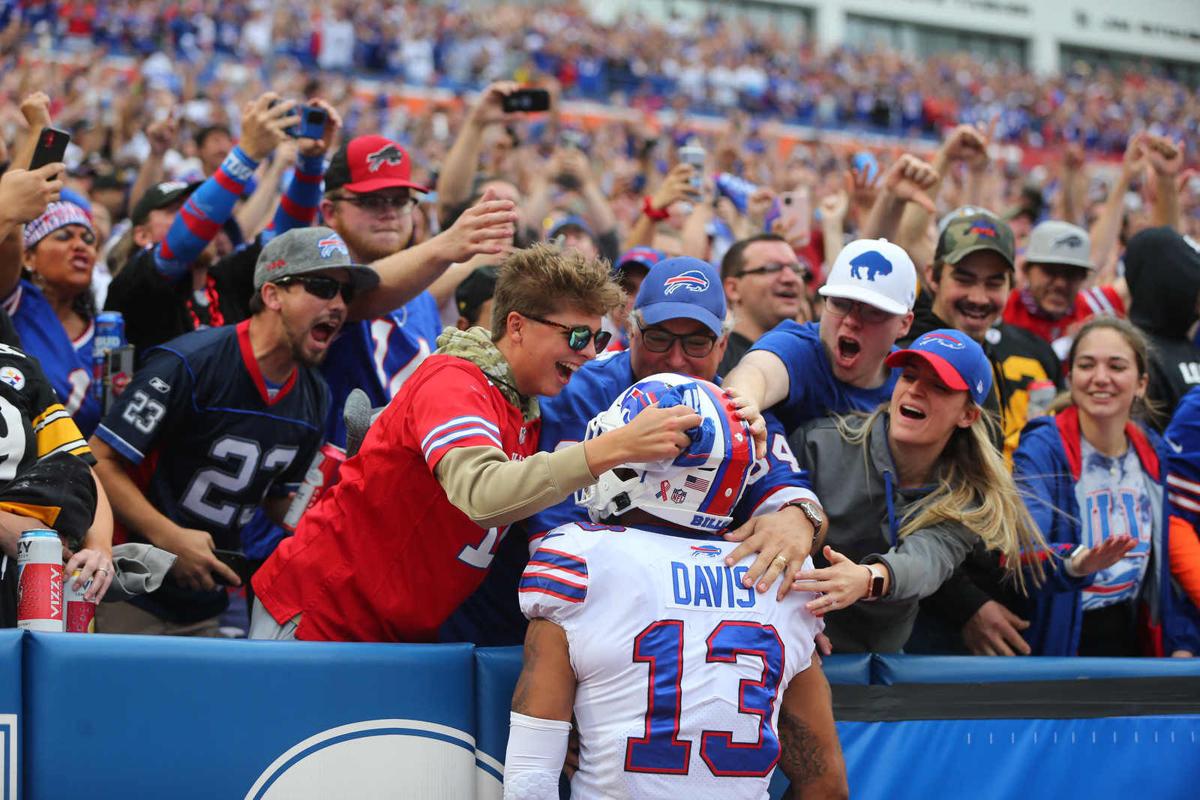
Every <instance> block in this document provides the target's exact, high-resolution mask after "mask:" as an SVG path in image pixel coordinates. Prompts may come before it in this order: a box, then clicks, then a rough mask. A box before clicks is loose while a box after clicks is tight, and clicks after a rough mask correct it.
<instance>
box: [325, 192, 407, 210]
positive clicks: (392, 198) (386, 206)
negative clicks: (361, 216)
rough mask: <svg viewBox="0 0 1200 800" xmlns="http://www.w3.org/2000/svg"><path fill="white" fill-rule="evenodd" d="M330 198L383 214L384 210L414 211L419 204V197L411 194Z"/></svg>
mask: <svg viewBox="0 0 1200 800" xmlns="http://www.w3.org/2000/svg"><path fill="white" fill-rule="evenodd" d="M329 199H330V200H332V201H334V202H335V203H337V202H342V203H349V204H350V205H352V206H354V207H355V208H361V209H362V210H363V211H366V212H369V213H371V214H382V213H383V212H384V211H400V212H405V211H412V210H413V209H414V208H416V205H417V198H415V197H412V196H411V195H386V194H364V195H361V196H356V197H348V196H346V195H341V196H339V197H331V198H329Z"/></svg>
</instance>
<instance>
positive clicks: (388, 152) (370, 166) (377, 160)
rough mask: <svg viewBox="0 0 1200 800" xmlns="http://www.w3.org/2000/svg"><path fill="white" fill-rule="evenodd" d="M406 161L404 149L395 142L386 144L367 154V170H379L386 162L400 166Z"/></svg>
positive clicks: (389, 164)
mask: <svg viewBox="0 0 1200 800" xmlns="http://www.w3.org/2000/svg"><path fill="white" fill-rule="evenodd" d="M403 163H404V151H403V150H401V149H400V148H399V147H397V146H396V145H394V144H385V145H384V146H383V147H381V148H379V149H378V150H376V151H375V152H374V153H371V154H369V155H368V156H367V170H368V171H369V172H378V171H379V170H380V169H381V168H382V167H383V165H384V164H387V165H388V166H389V167H398V166H400V165H401V164H403Z"/></svg>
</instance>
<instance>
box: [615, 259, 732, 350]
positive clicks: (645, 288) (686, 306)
mask: <svg viewBox="0 0 1200 800" xmlns="http://www.w3.org/2000/svg"><path fill="white" fill-rule="evenodd" d="M633 307H634V309H635V310H636V311H638V312H640V313H641V315H642V319H643V320H644V321H645V322H646V324H647V325H657V324H659V323H660V322H666V321H667V320H669V319H694V320H696V321H697V322H700V323H703V324H704V326H705V327H707V328H708V329H709V330H711V331H712V332H713V333H715V334H716V335H717V336H720V335H721V324H722V322H723V321H724V320H725V289H724V287H722V286H721V276H720V275H718V274H717V270H716V268H715V267H714V266H713V265H712V264H709V263H708V262H707V261H701V260H700V259H698V258H691V257H689V256H679V257H678V258H668V259H666V260H665V261H660V262H658V263H657V264H655V265H654V266H652V267H651V268H650V272H648V273H647V274H646V278H645V280H643V281H642V287H641V288H640V289H638V293H637V299H636V300H635V301H634V304H633Z"/></svg>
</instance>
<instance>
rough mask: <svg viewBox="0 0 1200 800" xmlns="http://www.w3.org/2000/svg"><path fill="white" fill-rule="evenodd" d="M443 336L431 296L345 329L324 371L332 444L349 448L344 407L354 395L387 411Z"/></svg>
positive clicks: (326, 429) (416, 298)
mask: <svg viewBox="0 0 1200 800" xmlns="http://www.w3.org/2000/svg"><path fill="white" fill-rule="evenodd" d="M441 332H442V320H441V316H440V314H439V312H438V307H437V301H436V300H434V299H433V295H431V294H430V293H429V292H422V293H421V294H419V295H417V296H416V297H414V298H413V299H412V300H410V301H409V302H408V303H406V304H405V305H403V306H401V307H400V308H398V309H396V310H395V311H392V312H391V313H390V314H387V315H385V316H382V317H378V318H376V319H373V320H369V321H368V320H364V321H361V322H348V323H346V325H345V326H344V327H343V328H342V330H341V332H340V333H339V334H338V337H337V339H336V340H334V342H333V344H332V345H331V346H330V348H329V355H328V357H327V358H326V359H325V363H324V364H323V365H322V367H321V372H322V374H323V375H324V376H325V380H326V381H327V382H328V383H329V390H330V392H331V396H332V405H331V406H330V409H329V418H328V420H327V424H326V428H325V433H326V437H327V441H330V442H332V443H334V444H336V445H338V446H339V447H340V446H343V445H345V443H346V426H345V423H344V422H343V421H342V407H343V406H344V405H345V403H346V398H347V397H348V396H349V395H350V392H351V391H352V390H353V389H356V388H358V389H362V390H363V391H364V392H366V393H367V396H368V397H369V398H371V405H372V406H373V407H376V408H378V407H379V406H386V405H387V404H388V403H389V402H391V399H392V398H393V397H394V396H395V395H396V392H398V391H400V387H401V386H402V385H403V384H404V381H406V380H407V379H408V376H410V375H412V373H413V370H415V369H416V368H417V367H418V366H420V364H421V362H422V361H424V360H425V358H426V357H427V356H428V355H429V354H430V353H431V352H433V350H434V349H435V348H436V347H437V337H438V335H439V334H440V333H441Z"/></svg>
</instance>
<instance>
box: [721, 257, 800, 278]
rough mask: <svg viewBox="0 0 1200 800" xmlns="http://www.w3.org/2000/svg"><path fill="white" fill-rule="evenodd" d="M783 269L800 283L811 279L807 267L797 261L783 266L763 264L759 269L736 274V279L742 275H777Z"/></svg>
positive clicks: (780, 263)
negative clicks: (788, 271)
mask: <svg viewBox="0 0 1200 800" xmlns="http://www.w3.org/2000/svg"><path fill="white" fill-rule="evenodd" d="M785 269H790V270H791V271H792V274H794V275H795V276H796V277H797V278H799V279H800V280H802V281H808V280H811V279H812V275H811V274H810V273H809V271H808V267H806V266H804V265H803V264H801V263H800V262H799V261H794V262H792V263H791V264H784V263H782V262H779V261H772V262H771V263H770V264H763V265H762V266H761V267H755V268H754V269H744V270H742V271H741V272H739V273H738V274H737V277H739V278H740V277H742V276H744V275H778V274H779V273H780V272H782V271H783V270H785Z"/></svg>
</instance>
